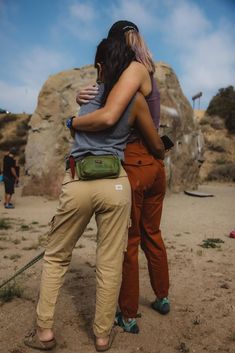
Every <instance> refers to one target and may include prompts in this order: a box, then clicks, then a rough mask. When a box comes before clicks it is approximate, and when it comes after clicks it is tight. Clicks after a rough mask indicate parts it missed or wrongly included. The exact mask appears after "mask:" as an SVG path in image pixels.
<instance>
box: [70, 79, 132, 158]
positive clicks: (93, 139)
mask: <svg viewBox="0 0 235 353" xmlns="http://www.w3.org/2000/svg"><path fill="white" fill-rule="evenodd" d="M103 89H104V87H103V84H101V85H100V86H99V93H98V94H97V95H96V97H95V98H94V99H93V100H91V101H90V102H89V103H87V104H83V105H82V106H81V109H80V111H79V116H82V115H85V114H87V113H91V112H93V111H95V110H97V109H99V108H100V105H101V97H102V93H103ZM132 102H133V99H132V100H131V102H130V103H129V105H128V106H127V108H126V109H125V111H124V113H123V114H122V116H121V118H120V119H119V120H118V122H117V123H116V124H115V125H114V126H112V127H110V128H108V129H106V130H103V131H98V132H82V131H76V133H75V139H74V144H73V147H72V149H71V153H70V154H71V155H72V156H73V157H74V158H75V159H76V160H78V159H81V158H83V157H85V156H86V155H107V154H113V155H117V156H118V157H119V158H120V159H121V160H123V159H124V153H123V150H124V149H125V147H126V142H127V139H128V136H129V133H130V126H129V124H128V117H129V113H130V109H131V106H132Z"/></svg>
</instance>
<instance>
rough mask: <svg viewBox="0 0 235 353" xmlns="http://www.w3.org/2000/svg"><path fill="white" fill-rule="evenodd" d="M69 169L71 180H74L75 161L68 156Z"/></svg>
mask: <svg viewBox="0 0 235 353" xmlns="http://www.w3.org/2000/svg"><path fill="white" fill-rule="evenodd" d="M69 168H70V170H71V175H72V178H73V179H74V176H75V159H74V158H73V156H69Z"/></svg>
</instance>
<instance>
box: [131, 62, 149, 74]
mask: <svg viewBox="0 0 235 353" xmlns="http://www.w3.org/2000/svg"><path fill="white" fill-rule="evenodd" d="M126 70H129V71H132V72H135V73H142V74H145V75H146V74H148V70H147V69H146V67H145V66H144V65H143V64H142V63H140V62H138V61H132V62H131V63H130V65H129V66H128V68H127V69H126Z"/></svg>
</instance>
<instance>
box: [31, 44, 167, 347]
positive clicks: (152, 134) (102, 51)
mask: <svg viewBox="0 0 235 353" xmlns="http://www.w3.org/2000/svg"><path fill="white" fill-rule="evenodd" d="M111 56H112V58H115V63H116V64H118V68H119V71H118V72H119V75H118V76H117V72H116V71H115V72H114V69H113V66H112V65H111V66H110V65H109V63H110V57H111ZM133 60H134V53H133V52H132V50H131V49H130V48H128V47H127V46H126V45H125V44H124V43H120V42H117V43H115V42H114V41H111V40H103V41H102V42H101V43H100V45H99V46H98V48H97V54H96V59H95V66H96V67H97V68H98V73H99V78H100V79H102V80H103V81H104V84H101V85H100V89H99V93H98V95H97V96H96V98H95V99H94V100H93V101H91V102H90V103H89V104H87V105H84V106H83V108H82V109H81V111H80V115H83V114H87V113H89V112H92V111H94V110H96V109H98V108H99V107H100V105H102V104H104V102H105V99H106V97H107V95H108V93H109V91H110V90H111V88H112V86H113V85H114V84H115V82H116V81H117V79H118V77H119V76H120V75H121V73H122V72H124V71H125V69H126V68H127V67H128V66H129V64H130V62H131V61H133ZM116 67H117V65H116V66H115V68H116ZM107 81H109V82H111V85H109V86H108V85H106V84H105V83H106V82H107ZM76 119H79V118H73V119H72V118H70V119H68V121H67V126H68V127H69V128H71V127H72V124H73V121H74V120H76ZM134 123H136V124H138V125H139V126H140V128H141V130H142V132H143V134H144V136H145V137H146V138H147V140H148V141H149V144H150V146H151V149H152V152H153V153H154V154H155V155H156V156H158V157H161V158H163V156H164V152H163V146H162V143H161V140H160V137H159V136H158V134H157V133H156V131H155V130H154V125H153V123H152V120H151V116H150V113H149V110H148V107H147V104H146V102H145V99H144V97H143V96H142V95H141V94H140V93H138V94H136V95H135V97H134V98H133V99H132V100H131V102H130V104H129V105H128V106H127V108H126V109H125V111H124V112H123V114H122V119H120V121H119V122H118V123H117V124H116V125H115V127H114V128H111V129H107V130H106V131H103V132H97V133H80V132H76V133H75V141H74V146H73V148H72V150H71V157H73V160H74V161H75V162H76V163H77V162H78V163H80V162H81V161H83V160H84V158H85V157H86V156H87V154H89V155H95V156H96V157H97V161H99V158H100V156H101V155H115V156H117V157H118V158H119V159H120V161H123V157H124V155H123V150H124V148H125V145H126V140H127V138H128V135H129V133H130V127H131V126H132V125H133V124H134ZM72 172H73V170H72V164H70V169H68V170H67V172H66V175H65V178H64V181H63V184H62V191H61V195H60V199H59V206H58V209H57V212H56V215H55V216H54V218H53V220H52V222H51V230H50V232H49V235H48V245H47V248H46V252H45V256H44V263H43V271H42V278H41V287H40V297H39V302H38V305H37V328H36V330H34V331H32V332H31V334H30V335H29V336H27V337H26V338H25V344H26V345H28V346H30V347H33V348H37V349H44V350H48V349H51V348H53V347H54V346H55V338H54V332H53V321H54V319H53V318H54V311H55V305H56V300H57V296H58V293H59V289H60V287H61V286H62V283H63V278H64V275H65V273H66V271H67V269H68V266H69V263H70V261H71V257H72V251H73V249H74V247H75V244H76V242H77V240H78V239H79V237H80V236H81V235H82V233H83V231H84V230H85V228H86V226H87V224H88V222H89V221H90V218H91V217H92V215H93V214H95V217H96V222H97V228H98V237H97V239H98V240H97V252H96V280H97V293H96V310H95V319H94V325H93V329H94V334H95V347H96V349H97V351H105V350H107V349H109V348H110V346H111V341H112V340H111V329H112V326H113V322H114V317H115V310H116V305H117V299H118V294H119V289H120V285H121V279H122V262H123V253H124V250H125V248H126V243H127V234H128V225H129V217H130V208H131V189H130V185H129V181H128V178H127V175H126V173H125V171H124V169H123V168H122V167H121V169H120V173H119V175H118V176H117V177H116V178H111V179H110V178H106V179H95V180H89V181H88V180H81V179H80V178H79V176H78V175H76V176H74V177H73V173H72Z"/></svg>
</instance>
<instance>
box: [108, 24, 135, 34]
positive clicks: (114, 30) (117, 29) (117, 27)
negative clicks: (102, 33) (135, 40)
mask: <svg viewBox="0 0 235 353" xmlns="http://www.w3.org/2000/svg"><path fill="white" fill-rule="evenodd" d="M131 30H132V31H136V32H139V29H138V27H137V26H136V25H135V24H134V23H133V22H130V21H117V22H115V23H114V24H113V25H112V27H111V28H110V30H109V33H108V38H110V37H115V38H120V37H123V36H124V33H125V32H128V31H131Z"/></svg>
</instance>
